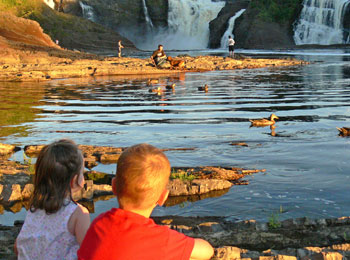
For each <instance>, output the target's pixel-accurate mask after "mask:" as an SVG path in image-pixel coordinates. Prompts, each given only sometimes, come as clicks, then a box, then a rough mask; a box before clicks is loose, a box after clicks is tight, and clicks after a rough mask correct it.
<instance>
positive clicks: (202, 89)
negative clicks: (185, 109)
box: [198, 84, 209, 92]
mask: <svg viewBox="0 0 350 260" xmlns="http://www.w3.org/2000/svg"><path fill="white" fill-rule="evenodd" d="M208 89H209V86H208V85H207V84H205V85H204V87H198V90H200V91H205V92H208Z"/></svg>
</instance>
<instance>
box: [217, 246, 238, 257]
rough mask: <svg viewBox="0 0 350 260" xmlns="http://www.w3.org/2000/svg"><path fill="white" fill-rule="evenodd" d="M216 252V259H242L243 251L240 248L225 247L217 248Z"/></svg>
mask: <svg viewBox="0 0 350 260" xmlns="http://www.w3.org/2000/svg"><path fill="white" fill-rule="evenodd" d="M215 251H216V252H215V256H214V259H222V260H231V259H241V249H240V248H238V247H232V246H224V247H219V248H217V249H216V250H215Z"/></svg>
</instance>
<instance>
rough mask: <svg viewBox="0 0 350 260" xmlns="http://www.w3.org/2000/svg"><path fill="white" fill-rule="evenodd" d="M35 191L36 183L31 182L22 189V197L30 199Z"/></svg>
mask: <svg viewBox="0 0 350 260" xmlns="http://www.w3.org/2000/svg"><path fill="white" fill-rule="evenodd" d="M33 192H34V185H33V184H31V183H28V184H26V185H25V186H24V188H23V191H22V199H23V200H29V199H30V197H31V196H32V194H33Z"/></svg>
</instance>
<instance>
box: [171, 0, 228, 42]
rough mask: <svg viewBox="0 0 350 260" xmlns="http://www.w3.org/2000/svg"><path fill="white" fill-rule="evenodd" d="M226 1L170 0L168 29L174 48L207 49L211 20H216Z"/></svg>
mask: <svg viewBox="0 0 350 260" xmlns="http://www.w3.org/2000/svg"><path fill="white" fill-rule="evenodd" d="M224 5H225V2H212V1H211V0H169V11H168V27H169V28H168V30H169V36H173V37H172V38H173V40H175V44H174V43H173V42H172V41H168V42H166V43H165V45H168V46H169V45H170V46H171V47H172V48H173V49H205V48H207V47H208V41H209V22H210V21H212V20H214V19H215V18H216V17H217V15H218V13H219V12H220V10H221V9H222V8H223V7H224Z"/></svg>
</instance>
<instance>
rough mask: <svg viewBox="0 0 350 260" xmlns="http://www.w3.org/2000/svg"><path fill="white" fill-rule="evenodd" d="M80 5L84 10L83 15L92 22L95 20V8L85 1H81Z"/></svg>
mask: <svg viewBox="0 0 350 260" xmlns="http://www.w3.org/2000/svg"><path fill="white" fill-rule="evenodd" d="M79 5H80V7H81V10H82V11H83V17H84V18H85V19H88V20H90V21H92V22H95V21H96V19H95V13H94V8H92V7H91V6H89V5H87V4H84V3H83V2H81V1H79Z"/></svg>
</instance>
